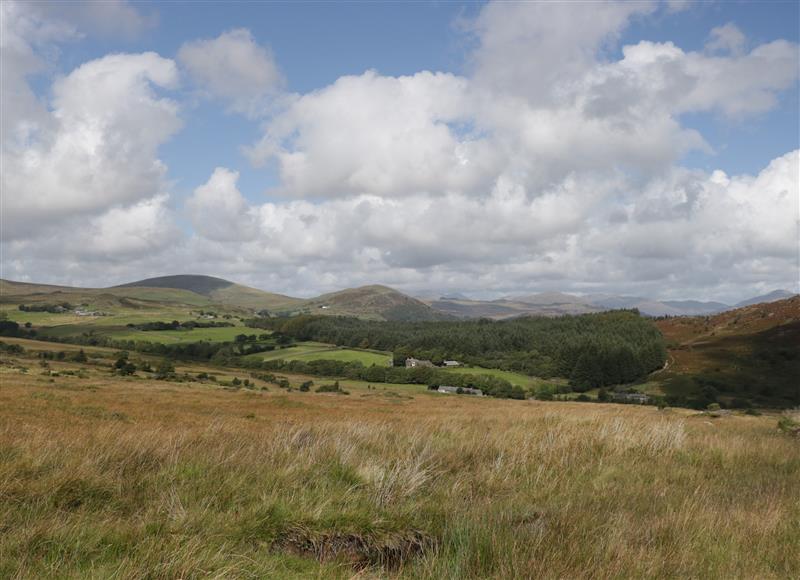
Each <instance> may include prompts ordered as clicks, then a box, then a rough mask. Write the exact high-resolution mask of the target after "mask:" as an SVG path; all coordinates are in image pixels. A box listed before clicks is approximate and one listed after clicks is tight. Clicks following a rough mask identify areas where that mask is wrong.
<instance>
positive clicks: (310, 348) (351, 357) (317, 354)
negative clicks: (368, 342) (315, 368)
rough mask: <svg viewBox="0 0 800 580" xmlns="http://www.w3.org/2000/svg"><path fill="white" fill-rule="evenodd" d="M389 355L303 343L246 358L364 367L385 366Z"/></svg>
mask: <svg viewBox="0 0 800 580" xmlns="http://www.w3.org/2000/svg"><path fill="white" fill-rule="evenodd" d="M391 357H392V355H391V354H390V353H386V352H381V351H377V350H362V349H355V348H342V347H337V346H334V345H332V344H326V343H323V342H303V343H301V344H298V345H297V346H290V347H288V348H282V349H277V350H273V351H270V352H264V353H256V354H252V355H247V358H253V359H256V360H277V359H283V360H287V361H290V360H302V361H311V360H322V359H324V360H337V361H343V362H353V361H358V362H361V363H362V364H363V365H364V366H371V365H373V364H375V365H379V366H387V365H388V364H389V362H390V361H391Z"/></svg>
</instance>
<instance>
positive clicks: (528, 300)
mask: <svg viewBox="0 0 800 580" xmlns="http://www.w3.org/2000/svg"><path fill="white" fill-rule="evenodd" d="M507 300H508V301H510V302H523V303H525V304H537V305H554V304H584V305H587V306H588V305H591V302H590V301H589V300H588V299H586V298H584V297H583V296H576V295H574V294H565V293H564V292H540V293H539V294H529V295H527V296H517V297H515V298H508V299H507Z"/></svg>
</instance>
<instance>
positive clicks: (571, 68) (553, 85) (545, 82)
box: [471, 2, 656, 103]
mask: <svg viewBox="0 0 800 580" xmlns="http://www.w3.org/2000/svg"><path fill="white" fill-rule="evenodd" d="M655 8H656V3H655V2H603V3H593V4H592V5H591V6H586V5H580V4H573V3H569V2H491V3H489V4H487V5H486V6H485V7H484V8H483V9H482V10H481V12H480V14H479V16H478V17H477V18H476V19H475V21H474V22H473V23H472V26H471V29H472V31H473V32H474V34H475V35H476V37H477V41H478V48H477V50H476V51H475V52H474V54H473V56H472V61H473V67H474V74H473V78H474V79H475V81H476V82H477V83H479V84H481V85H484V86H488V87H490V88H491V89H492V90H494V91H498V92H501V93H503V94H507V95H509V94H510V95H515V96H520V97H523V98H525V99H527V100H529V101H530V102H532V103H543V102H553V101H555V100H558V99H559V95H560V91H561V90H562V89H563V85H564V84H569V83H571V82H573V81H574V80H575V79H577V78H580V77H581V76H582V75H584V74H585V73H586V72H587V71H589V70H591V68H593V67H594V66H595V65H596V63H597V59H598V55H599V53H600V52H602V49H603V48H605V47H606V46H607V45H608V44H609V43H612V42H613V41H615V40H616V39H617V37H618V35H619V34H620V32H621V31H622V30H623V29H624V28H625V27H626V26H627V25H628V23H629V21H630V20H631V18H632V17H634V16H636V15H642V14H647V13H649V12H652V11H653V10H655Z"/></svg>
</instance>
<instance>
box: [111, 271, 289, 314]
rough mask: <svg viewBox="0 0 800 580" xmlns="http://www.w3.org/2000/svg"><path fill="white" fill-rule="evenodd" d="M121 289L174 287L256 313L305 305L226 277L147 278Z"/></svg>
mask: <svg viewBox="0 0 800 580" xmlns="http://www.w3.org/2000/svg"><path fill="white" fill-rule="evenodd" d="M118 288H172V289H176V290H188V291H189V292H194V293H195V294H200V295H202V296H206V297H208V298H209V299H210V300H211V301H212V302H214V303H217V304H223V305H225V306H232V307H236V308H248V309H252V310H262V309H265V310H284V309H290V308H293V307H295V306H298V305H300V304H302V303H303V300H302V299H300V298H292V297H291V296H284V295H282V294H273V293H271V292H265V291H263V290H258V289H257V288H250V287H249V286H242V285H241V284H236V283H234V282H231V281H229V280H224V279H222V278H215V277H214V276H200V275H194V274H179V275H176V276H160V277H158V278H147V279H145V280H138V281H136V282H129V283H127V284H121V285H119V286H114V288H112V290H115V289H118Z"/></svg>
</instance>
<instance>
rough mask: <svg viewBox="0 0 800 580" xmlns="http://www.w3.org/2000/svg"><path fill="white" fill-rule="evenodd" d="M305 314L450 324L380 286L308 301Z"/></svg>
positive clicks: (444, 317)
mask: <svg viewBox="0 0 800 580" xmlns="http://www.w3.org/2000/svg"><path fill="white" fill-rule="evenodd" d="M303 306H304V310H305V311H307V312H309V313H313V314H324V315H338V316H354V317H357V318H363V319H367V320H393V321H404V320H408V321H412V320H413V321H427V320H447V319H449V318H450V317H449V316H448V315H446V314H443V313H440V312H436V311H435V310H434V309H433V308H431V307H430V306H428V305H427V304H425V303H424V302H422V301H420V300H417V299H416V298H412V297H411V296H407V295H405V294H403V293H402V292H398V291H397V290H394V289H393V288H389V287H387V286H381V285H377V284H375V285H371V286H361V287H360V288H348V289H346V290H340V291H338V292H332V293H330V294H323V295H322V296H318V297H317V298H312V299H310V300H307V301H305V303H304V304H303Z"/></svg>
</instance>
